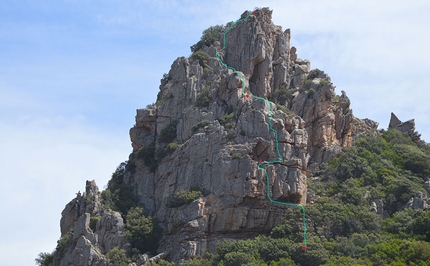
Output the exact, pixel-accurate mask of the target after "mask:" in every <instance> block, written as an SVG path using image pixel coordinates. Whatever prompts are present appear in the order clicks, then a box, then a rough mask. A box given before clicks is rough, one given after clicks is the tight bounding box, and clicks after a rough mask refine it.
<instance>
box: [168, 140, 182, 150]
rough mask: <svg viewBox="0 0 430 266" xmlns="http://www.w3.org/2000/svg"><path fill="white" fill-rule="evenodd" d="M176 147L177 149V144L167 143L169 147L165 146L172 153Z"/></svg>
mask: <svg viewBox="0 0 430 266" xmlns="http://www.w3.org/2000/svg"><path fill="white" fill-rule="evenodd" d="M178 147H179V144H178V143H177V142H172V143H169V145H168V146H167V149H168V150H169V152H173V151H175V150H176V149H177V148H178Z"/></svg>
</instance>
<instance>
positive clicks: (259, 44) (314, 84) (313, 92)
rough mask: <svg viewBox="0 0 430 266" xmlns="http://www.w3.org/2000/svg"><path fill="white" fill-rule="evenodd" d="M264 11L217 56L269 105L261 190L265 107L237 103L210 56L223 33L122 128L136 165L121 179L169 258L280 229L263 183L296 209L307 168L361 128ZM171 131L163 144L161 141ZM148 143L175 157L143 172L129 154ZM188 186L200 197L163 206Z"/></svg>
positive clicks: (237, 29)
mask: <svg viewBox="0 0 430 266" xmlns="http://www.w3.org/2000/svg"><path fill="white" fill-rule="evenodd" d="M246 14H247V13H244V14H243V15H242V18H243V17H245V16H246ZM271 14H272V11H270V10H268V9H266V8H264V9H261V10H259V11H257V12H256V13H255V15H252V16H250V17H249V18H248V19H247V20H245V21H243V22H241V23H238V24H237V25H235V26H234V27H233V28H232V29H231V31H230V32H229V33H228V34H227V35H226V49H225V50H224V51H223V52H222V53H220V55H221V58H222V60H223V61H224V62H225V63H226V64H227V65H229V66H232V67H234V68H235V69H236V70H238V71H240V72H241V73H242V74H243V75H244V77H245V83H246V84H245V90H246V91H250V92H251V93H252V94H254V95H256V96H258V97H263V98H268V99H270V100H271V101H273V108H274V109H273V127H274V128H275V129H276V130H277V132H278V135H279V149H280V151H281V154H282V157H283V158H284V159H285V161H284V162H283V163H280V164H276V165H272V166H267V170H268V172H269V175H270V183H269V184H266V182H265V180H264V175H263V173H262V172H261V171H259V170H258V169H257V163H258V160H259V159H260V158H261V159H263V160H273V159H276V152H275V148H274V147H275V136H274V134H273V132H271V131H270V130H269V124H268V123H269V121H268V120H269V115H270V106H269V104H267V103H266V102H264V101H259V100H257V99H255V98H253V97H249V98H246V97H244V96H243V94H242V91H241V87H242V81H241V79H240V78H239V77H238V76H237V75H236V74H234V73H233V71H231V70H228V69H226V68H225V67H223V66H222V65H221V64H220V63H219V61H218V60H217V58H216V57H215V54H216V50H217V49H218V47H220V43H223V37H224V36H220V40H219V42H214V43H213V44H212V45H211V46H210V47H204V48H203V49H202V51H200V53H201V54H200V57H201V56H202V54H203V55H205V59H204V62H202V60H201V59H200V60H199V59H198V58H197V57H196V56H195V55H193V56H191V57H190V58H185V57H181V58H178V59H177V60H176V61H175V62H174V63H173V64H172V68H171V70H170V72H169V74H168V77H166V78H165V79H163V80H162V81H161V86H160V92H159V94H158V100H157V104H156V105H154V106H149V107H147V108H146V109H140V110H137V115H136V125H135V126H134V127H133V128H132V129H131V130H130V137H131V141H132V146H133V153H132V154H131V155H130V162H132V163H134V164H135V165H136V168H135V172H134V173H131V172H130V173H127V174H126V179H125V180H126V183H127V184H128V185H131V186H133V187H135V188H136V192H137V194H138V195H139V197H140V199H141V201H142V202H143V203H144V205H145V208H146V209H147V210H149V211H150V212H151V214H152V215H154V216H155V217H157V218H158V219H159V220H160V221H161V223H162V224H163V228H164V236H163V239H162V242H161V245H160V251H166V252H169V256H170V258H171V259H174V260H178V259H181V258H187V257H190V256H195V255H204V253H205V252H206V251H214V249H215V246H216V243H217V242H219V241H220V240H222V239H225V238H243V237H252V236H255V235H257V234H261V233H264V232H268V231H269V230H270V229H271V228H273V227H274V226H275V225H277V224H278V223H279V222H280V220H281V217H282V213H283V207H280V206H279V205H276V204H273V203H270V202H269V201H268V200H267V197H266V192H265V191H266V186H269V187H270V188H269V190H270V191H271V194H272V197H273V198H274V199H277V200H280V201H290V202H296V203H302V204H306V196H307V195H306V191H307V190H306V175H310V173H308V171H307V170H308V166H312V169H315V168H316V167H317V166H318V164H320V163H322V162H325V161H328V160H329V159H330V158H332V157H333V156H335V155H336V154H338V153H339V152H340V149H341V147H349V146H350V145H351V143H352V139H353V135H354V134H355V133H356V132H357V129H360V130H359V131H360V132H361V131H363V130H365V129H369V128H370V126H366V123H364V122H362V121H360V120H357V119H355V118H354V116H353V114H352V110H351V109H350V108H349V105H350V102H349V99H348V97H347V96H346V94H345V93H342V95H341V96H337V97H336V94H335V91H334V86H333V85H332V83H331V82H330V78H329V77H328V75H327V74H325V73H324V72H322V71H319V70H314V71H311V70H310V62H309V61H307V60H301V59H299V58H298V57H297V55H296V49H295V48H294V47H292V48H291V47H290V30H289V29H287V30H285V31H282V29H281V27H280V26H276V25H274V24H273V22H272V20H271ZM202 52H203V53H202ZM275 103H276V104H275ZM175 125H176V131H175V132H174V136H173V137H172V138H171V139H170V140H169V141H168V142H169V143H165V139H164V137H162V136H163V134H164V133H165V132H167V130H168V128H169V127H172V128H174V126H175ZM359 126H361V127H359ZM154 144H155V149H156V154H157V152H158V151H160V153H162V151H163V150H164V151H166V150H169V148H166V147H170V146H171V145H174V146H175V150H174V151H171V150H170V153H168V154H167V155H165V157H164V158H162V159H161V158H160V159H158V160H157V166H156V167H153V168H152V169H151V167H148V163H146V164H145V160H143V159H140V158H139V156H138V154H139V151H141V150H142V149H144V148H145V147H148V146H149V145H154ZM190 188H199V189H200V190H201V191H202V192H203V195H204V196H203V197H201V198H199V199H198V200H196V201H194V202H192V203H191V204H189V205H185V206H181V207H177V208H172V207H169V202H170V201H171V200H172V199H173V197H174V195H175V193H177V192H179V191H182V190H187V189H190Z"/></svg>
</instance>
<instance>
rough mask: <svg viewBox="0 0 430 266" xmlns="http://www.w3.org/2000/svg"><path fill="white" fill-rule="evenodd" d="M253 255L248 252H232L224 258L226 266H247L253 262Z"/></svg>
mask: <svg viewBox="0 0 430 266" xmlns="http://www.w3.org/2000/svg"><path fill="white" fill-rule="evenodd" d="M252 260H253V258H252V255H251V254H249V253H247V252H236V251H234V252H230V253H227V254H225V256H224V265H225V266H238V265H247V264H248V263H250V262H252Z"/></svg>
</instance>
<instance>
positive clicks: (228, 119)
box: [218, 113, 236, 129]
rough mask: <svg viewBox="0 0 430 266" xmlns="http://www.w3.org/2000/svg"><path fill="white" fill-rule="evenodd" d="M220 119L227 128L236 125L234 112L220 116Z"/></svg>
mask: <svg viewBox="0 0 430 266" xmlns="http://www.w3.org/2000/svg"><path fill="white" fill-rule="evenodd" d="M218 121H219V123H220V124H221V125H222V126H224V127H225V128H227V129H229V128H235V127H236V123H235V117H234V113H231V114H228V115H225V116H223V117H221V118H219V119H218Z"/></svg>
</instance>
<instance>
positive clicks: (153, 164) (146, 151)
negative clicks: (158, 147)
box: [136, 142, 158, 172]
mask: <svg viewBox="0 0 430 266" xmlns="http://www.w3.org/2000/svg"><path fill="white" fill-rule="evenodd" d="M136 156H137V158H139V159H143V162H144V163H145V165H146V166H148V167H149V170H150V171H151V172H154V171H155V169H157V166H158V163H157V160H156V159H155V142H152V143H150V144H148V145H145V146H143V147H142V148H140V149H139V150H138V151H137V154H136Z"/></svg>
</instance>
